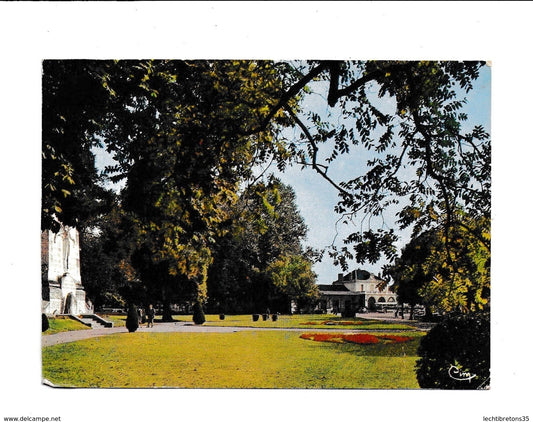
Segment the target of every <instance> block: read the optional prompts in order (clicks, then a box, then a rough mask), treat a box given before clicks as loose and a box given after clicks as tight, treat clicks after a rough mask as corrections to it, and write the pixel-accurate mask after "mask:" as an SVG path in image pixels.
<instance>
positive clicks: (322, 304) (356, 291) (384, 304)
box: [318, 269, 397, 315]
mask: <svg viewBox="0 0 533 422" xmlns="http://www.w3.org/2000/svg"><path fill="white" fill-rule="evenodd" d="M379 286H384V288H383V290H380V289H379ZM318 290H319V293H320V298H319V303H318V308H319V309H320V310H322V311H324V312H328V313H339V312H340V313H343V314H347V315H349V314H352V313H354V312H356V311H359V310H361V309H362V308H367V309H369V310H374V309H377V308H382V309H386V308H394V307H395V306H396V305H397V299H396V294H395V293H394V292H393V291H392V290H391V289H390V286H387V285H386V282H385V281H384V280H382V279H381V278H379V277H377V276H376V275H374V274H372V273H369V272H368V271H365V270H359V269H358V270H354V271H352V272H349V273H348V274H346V275H344V274H339V276H338V278H337V280H335V281H334V282H333V283H332V284H319V285H318Z"/></svg>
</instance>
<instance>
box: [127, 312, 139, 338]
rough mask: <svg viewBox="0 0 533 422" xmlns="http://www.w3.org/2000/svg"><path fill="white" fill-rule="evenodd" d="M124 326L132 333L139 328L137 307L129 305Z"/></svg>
mask: <svg viewBox="0 0 533 422" xmlns="http://www.w3.org/2000/svg"><path fill="white" fill-rule="evenodd" d="M126 328H127V329H128V331H129V332H130V333H134V332H135V331H137V328H139V314H138V313H137V308H136V307H135V306H134V305H131V306H130V307H129V309H128V316H127V317H126Z"/></svg>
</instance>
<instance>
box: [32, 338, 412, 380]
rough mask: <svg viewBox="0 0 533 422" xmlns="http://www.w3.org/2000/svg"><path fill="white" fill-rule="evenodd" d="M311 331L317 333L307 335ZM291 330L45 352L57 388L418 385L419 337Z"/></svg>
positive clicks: (107, 342) (86, 344)
mask: <svg viewBox="0 0 533 422" xmlns="http://www.w3.org/2000/svg"><path fill="white" fill-rule="evenodd" d="M309 331H312V330H309ZM299 335H300V333H297V332H288V331H279V332H277V331H252V332H248V331H247V332H234V333H140V332H136V333H123V334H114V335H110V336H106V337H98V338H94V339H90V340H83V341H78V342H75V343H65V344H59V345H56V346H50V347H46V348H43V360H42V362H43V376H44V377H45V378H47V379H48V380H50V381H51V382H52V383H54V384H56V385H60V386H73V387H120V388H124V387H180V388H365V389H366V388H383V389H391V388H418V384H417V381H416V376H415V372H414V365H415V361H416V360H417V356H416V349H417V347H418V344H419V339H420V337H421V336H422V335H423V334H422V333H416V332H413V333H409V335H410V336H413V337H415V339H414V340H413V341H411V342H409V343H403V344H383V343H380V344H375V345H357V344H336V343H324V342H314V341H310V340H303V339H301V338H299Z"/></svg>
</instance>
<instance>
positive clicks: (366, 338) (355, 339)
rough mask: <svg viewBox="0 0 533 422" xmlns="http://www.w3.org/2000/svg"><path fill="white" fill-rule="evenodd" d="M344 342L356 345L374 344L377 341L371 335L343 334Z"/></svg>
mask: <svg viewBox="0 0 533 422" xmlns="http://www.w3.org/2000/svg"><path fill="white" fill-rule="evenodd" d="M343 338H344V340H346V341H348V342H350V343H357V344H376V343H379V339H378V338H377V337H376V336H374V335H372V334H344V336H343Z"/></svg>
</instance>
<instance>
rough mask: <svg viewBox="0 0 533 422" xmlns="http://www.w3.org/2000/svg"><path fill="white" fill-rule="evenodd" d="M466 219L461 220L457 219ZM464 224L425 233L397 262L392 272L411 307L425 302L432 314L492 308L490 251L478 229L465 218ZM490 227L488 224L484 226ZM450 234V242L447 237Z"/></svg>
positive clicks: (486, 238) (487, 236)
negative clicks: (479, 236) (435, 311)
mask: <svg viewBox="0 0 533 422" xmlns="http://www.w3.org/2000/svg"><path fill="white" fill-rule="evenodd" d="M457 218H460V217H457ZM462 218H463V220H462V224H463V225H464V226H468V227H469V229H468V230H467V229H465V228H463V225H461V226H458V227H454V228H453V229H452V230H450V231H448V233H446V231H445V229H444V228H441V229H433V230H429V231H425V232H423V233H422V234H420V235H419V236H416V237H414V238H413V239H412V240H411V242H409V243H408V244H407V245H406V246H405V248H404V249H403V250H402V254H401V256H400V257H399V258H398V259H397V260H396V262H395V264H394V265H392V266H389V267H388V268H386V274H387V275H389V276H391V277H392V278H393V280H394V285H395V288H396V290H397V292H398V300H399V301H400V302H403V303H408V304H410V305H411V306H414V305H416V304H422V305H425V306H426V309H427V313H428V314H431V309H437V310H440V311H446V312H450V311H461V312H475V311H481V310H484V309H486V308H487V306H488V305H489V296H490V251H489V250H488V248H487V247H486V246H485V243H486V242H489V241H490V233H489V232H484V233H483V239H484V242H482V241H480V240H479V239H478V237H477V236H474V235H472V233H473V232H477V231H478V228H477V227H474V224H475V223H474V222H473V221H472V220H468V219H466V218H465V216H464V215H463V216H462ZM480 225H482V226H483V227H486V226H487V225H488V223H482V224H480ZM446 236H447V240H445V237H446Z"/></svg>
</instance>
